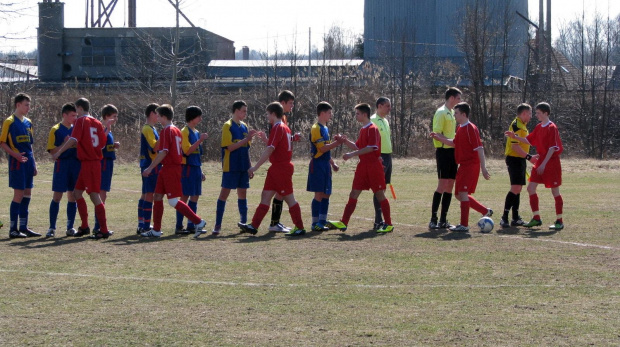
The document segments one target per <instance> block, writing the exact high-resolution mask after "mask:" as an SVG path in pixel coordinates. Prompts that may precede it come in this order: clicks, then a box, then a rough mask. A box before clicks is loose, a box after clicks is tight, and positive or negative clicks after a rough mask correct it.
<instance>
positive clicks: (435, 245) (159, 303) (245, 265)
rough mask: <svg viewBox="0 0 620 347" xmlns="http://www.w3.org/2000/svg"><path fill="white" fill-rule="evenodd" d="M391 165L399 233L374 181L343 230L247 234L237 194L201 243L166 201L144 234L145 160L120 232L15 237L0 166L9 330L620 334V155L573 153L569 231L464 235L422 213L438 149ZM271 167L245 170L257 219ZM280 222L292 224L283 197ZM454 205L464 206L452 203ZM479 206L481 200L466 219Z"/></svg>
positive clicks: (455, 336) (535, 337)
mask: <svg viewBox="0 0 620 347" xmlns="http://www.w3.org/2000/svg"><path fill="white" fill-rule="evenodd" d="M394 165H395V172H394V176H393V182H394V186H395V188H396V191H397V194H398V200H396V201H391V206H392V216H393V217H392V218H393V220H394V222H395V223H394V224H395V227H396V230H395V232H393V233H391V234H387V235H377V234H376V233H374V232H372V231H370V230H369V229H370V227H371V226H372V219H371V218H372V216H373V208H372V202H371V194H370V193H368V192H365V193H363V194H362V196H361V197H360V203H359V204H358V208H357V210H356V211H355V214H354V215H353V219H352V221H351V223H350V225H349V229H348V230H347V232H346V233H340V232H338V231H330V232H327V233H322V234H319V233H309V234H307V235H306V236H305V237H301V238H295V239H289V238H285V237H284V236H283V235H281V234H277V235H276V234H269V233H267V231H266V226H267V222H265V223H263V225H262V226H261V229H260V231H259V234H258V235H257V237H248V236H246V235H239V234H238V231H237V230H236V228H235V225H236V221H237V218H238V214H237V207H236V201H235V200H236V197H235V196H234V195H231V197H230V198H229V203H228V205H227V210H226V215H225V220H224V230H223V232H222V235H221V236H219V237H217V238H213V237H206V236H203V238H201V239H199V240H198V241H195V240H192V239H191V238H190V237H179V236H174V235H173V229H174V214H173V213H172V211H171V210H172V209H171V208H169V207H168V206H167V205H166V212H165V215H164V232H165V236H164V237H162V238H161V239H157V240H148V239H140V238H139V237H138V236H136V235H135V231H134V230H135V227H136V208H137V199H138V198H139V193H138V191H139V189H140V183H139V182H140V178H139V171H138V169H137V168H136V167H134V166H132V165H119V166H117V168H118V169H117V171H116V174H115V176H114V181H113V191H112V192H111V193H110V194H109V195H108V203H107V211H108V212H107V214H108V220H109V225H110V227H111V229H112V230H115V232H116V233H115V234H114V236H113V237H112V238H110V239H108V240H105V241H91V240H86V239H80V238H68V237H64V236H61V237H58V238H56V239H54V240H45V239H44V238H38V239H25V240H10V239H9V238H8V235H7V231H8V230H7V227H8V225H7V224H8V203H9V201H10V200H11V196H12V191H11V190H10V189H9V188H6V181H7V180H6V177H7V175H6V170H7V168H6V163H5V164H2V167H1V168H0V177H5V179H4V180H3V182H4V183H0V184H4V185H5V188H4V189H2V191H1V192H0V201H5V202H6V204H5V205H4V206H5V207H4V208H2V209H1V210H0V218H1V219H2V221H4V222H5V227H4V228H3V229H2V230H3V231H2V233H3V234H2V237H0V264H1V265H0V276H1V278H2V280H1V281H0V291H1V292H2V296H1V297H0V326H2V329H0V345H3V346H11V345H42V344H45V345H76V346H84V345H162V346H163V345H183V346H186V345H269V346H272V345H279V346H288V345H337V346H344V345H355V346H358V345H371V344H373V345H571V346H572V345H588V344H593V345H618V344H620V329H619V327H620V318H618V317H619V316H618V312H620V276H619V275H620V270H619V269H620V255H619V254H620V252H619V251H620V236H619V234H618V232H617V230H616V223H615V222H616V217H617V211H618V207H617V203H616V202H617V201H619V200H620V191H619V189H618V188H620V175H619V173H620V162H596V161H587V160H579V161H577V160H565V161H563V166H564V168H565V171H564V185H563V186H562V195H563V197H564V201H565V208H564V216H565V224H566V228H565V229H564V230H563V231H561V232H557V233H554V232H549V231H548V230H546V228H543V229H538V230H526V229H508V230H504V231H503V232H501V231H500V230H498V229H499V228H497V227H496V229H495V230H494V231H493V233H491V234H488V235H484V234H480V233H478V232H475V231H473V232H472V233H471V235H469V236H461V235H456V236H455V235H452V234H450V233H447V232H443V233H442V232H429V230H428V229H427V227H426V226H427V224H428V219H429V211H428V210H429V203H430V199H431V197H432V193H433V191H434V189H435V186H436V175H435V173H434V163H433V162H432V161H429V160H397V161H395V163H394ZM354 166H355V162H352V163H346V164H345V165H344V166H343V168H342V170H341V172H339V173H337V174H335V175H334V192H333V195H332V199H331V205H330V212H331V213H330V214H331V217H332V218H339V217H340V215H341V213H342V211H343V209H344V204H345V203H346V200H347V194H348V192H349V190H350V185H351V181H352V175H353V170H354ZM489 167H490V172H491V174H492V175H493V177H492V179H491V180H490V181H484V180H483V179H482V178H481V182H480V183H479V185H478V192H477V193H476V197H477V198H478V200H479V201H481V202H482V203H483V204H486V205H488V206H489V207H492V208H493V209H494V210H495V211H496V213H497V215H496V216H495V217H494V220H495V222H496V223H497V224H499V223H498V222H499V214H501V210H502V208H503V200H504V197H505V194H506V192H507V189H508V180H507V175H506V173H505V168H504V165H503V163H502V161H500V160H493V161H491V162H490V164H489ZM296 168H297V172H296V174H295V177H294V183H295V187H296V189H297V190H296V197H297V199H298V200H299V201H300V203H301V205H302V212H303V214H304V221H305V222H306V226H307V227H309V225H310V216H309V210H310V208H309V205H310V200H311V198H312V195H311V194H310V193H307V192H305V191H304V189H303V188H305V183H306V170H307V166H306V163H305V162H297V163H296ZM205 170H206V172H207V173H208V175H207V182H206V183H205V185H204V187H203V194H204V195H203V196H202V197H201V200H200V202H199V206H198V208H199V214H200V215H201V216H203V218H204V217H206V218H207V219H208V220H209V223H208V225H209V227H211V226H212V223H213V219H214V213H215V199H216V198H217V194H218V193H219V183H220V173H219V170H218V166H217V165H216V164H208V165H207V166H206V167H205ZM40 171H41V172H40V174H39V176H38V177H36V178H35V179H36V181H35V184H36V187H35V190H34V193H33V199H32V203H31V207H30V211H31V214H30V220H31V222H30V225H31V227H32V228H33V229H35V230H36V231H39V232H45V231H46V230H47V227H48V225H47V223H48V222H47V220H48V213H47V211H48V206H49V201H50V199H51V192H50V188H51V183H50V181H51V166H50V165H49V164H43V165H41V167H40ZM265 172H266V171H265V169H261V170H260V174H259V175H258V177H256V178H255V179H254V180H253V181H252V189H251V190H250V191H249V205H250V212H249V213H250V216H251V215H252V214H253V212H254V210H255V208H256V206H257V204H258V200H259V195H260V188H261V187H262V183H263V181H264V175H265ZM523 195H524V197H522V215H523V217H524V218H525V219H529V218H530V217H531V213H530V211H529V202H528V200H527V197H526V196H525V195H526V194H523ZM539 196H540V200H541V211H542V217H543V221H544V225H545V226H547V225H549V224H551V223H552V222H553V220H554V217H555V212H554V205H553V198H552V197H551V192H550V191H549V190H545V189H542V190H540V191H539ZM89 208H90V212H91V216H92V213H93V212H92V205H90V204H89ZM91 218H92V217H91ZM283 219H284V223H285V224H287V225H290V224H291V222H290V217H289V215H288V213H287V212H286V211H285V212H284V218H283ZM449 219H450V220H452V221H453V222H458V220H459V208H458V204H457V202H456V201H453V205H452V208H451V211H450V215H449ZM477 219H478V216H477V214H476V213H475V212H472V214H471V217H470V220H471V221H472V222H475V221H476V220H477ZM64 223H65V205H64V203H62V204H61V212H60V215H59V226H61V225H64ZM91 224H92V223H91ZM470 224H474V223H470ZM59 229H61V228H59ZM472 229H474V228H472ZM498 231H500V232H499V233H498ZM60 234H61V235H64V233H62V232H61V233H60Z"/></svg>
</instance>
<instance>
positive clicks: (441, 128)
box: [433, 105, 456, 148]
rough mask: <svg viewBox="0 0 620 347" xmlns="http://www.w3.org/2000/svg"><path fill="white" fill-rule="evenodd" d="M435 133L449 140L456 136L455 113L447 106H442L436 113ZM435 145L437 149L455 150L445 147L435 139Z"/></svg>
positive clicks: (434, 118)
mask: <svg viewBox="0 0 620 347" xmlns="http://www.w3.org/2000/svg"><path fill="white" fill-rule="evenodd" d="M433 132H434V133H437V134H443V136H445V137H447V138H449V139H454V135H456V118H454V111H453V110H451V109H449V108H447V107H446V105H443V106H441V107H440V108H438V109H437V111H435V116H434V117H433ZM433 145H435V148H454V147H452V146H448V145H444V144H443V143H441V141H438V140H435V139H433Z"/></svg>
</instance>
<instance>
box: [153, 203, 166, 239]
mask: <svg viewBox="0 0 620 347" xmlns="http://www.w3.org/2000/svg"><path fill="white" fill-rule="evenodd" d="M163 216H164V201H163V200H159V201H153V230H155V231H161V218H162V217H163Z"/></svg>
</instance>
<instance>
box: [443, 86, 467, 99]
mask: <svg viewBox="0 0 620 347" xmlns="http://www.w3.org/2000/svg"><path fill="white" fill-rule="evenodd" d="M460 94H463V93H462V92H461V90H460V89H458V88H456V87H450V88H448V89H446V94H445V96H446V100H448V99H450V98H451V97H453V96H457V95H460Z"/></svg>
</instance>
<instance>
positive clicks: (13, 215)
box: [9, 201, 21, 230]
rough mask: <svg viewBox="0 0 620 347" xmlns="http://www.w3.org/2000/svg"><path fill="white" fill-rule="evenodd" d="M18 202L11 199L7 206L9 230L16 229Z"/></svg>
mask: <svg viewBox="0 0 620 347" xmlns="http://www.w3.org/2000/svg"><path fill="white" fill-rule="evenodd" d="M20 205H21V204H20V203H19V202H15V201H11V207H10V208H9V218H10V220H11V230H17V218H18V217H19V206H20Z"/></svg>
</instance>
